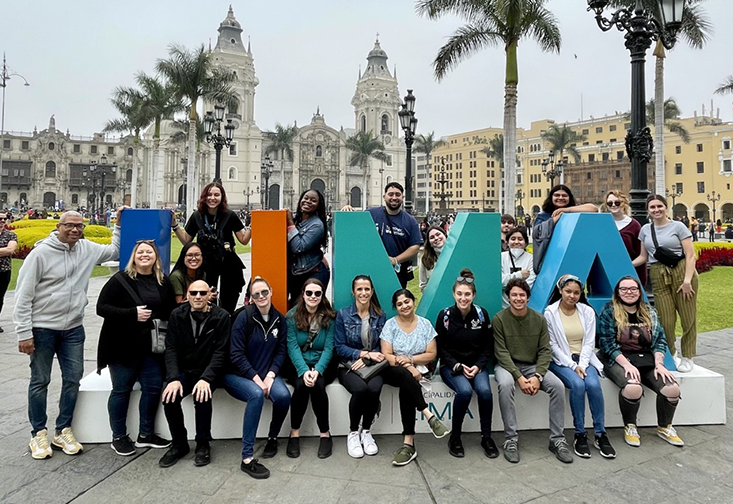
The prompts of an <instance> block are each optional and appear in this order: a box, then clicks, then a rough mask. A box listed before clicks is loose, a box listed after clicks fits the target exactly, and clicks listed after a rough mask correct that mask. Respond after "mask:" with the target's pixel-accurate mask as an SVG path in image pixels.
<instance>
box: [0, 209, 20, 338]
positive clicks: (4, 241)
mask: <svg viewBox="0 0 733 504" xmlns="http://www.w3.org/2000/svg"><path fill="white" fill-rule="evenodd" d="M12 217H13V214H11V213H10V212H5V213H2V212H0V311H2V309H3V302H4V300H5V293H6V292H7V290H8V285H10V276H11V274H12V272H11V270H12V261H11V257H12V256H13V254H14V253H15V249H16V247H17V246H18V236H17V235H16V234H15V233H13V232H12V231H10V230H9V229H7V228H6V227H5V225H6V224H7V223H8V220H9V219H11V220H12ZM1 332H3V328H2V327H0V333H1Z"/></svg>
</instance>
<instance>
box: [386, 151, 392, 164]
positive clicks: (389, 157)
mask: <svg viewBox="0 0 733 504" xmlns="http://www.w3.org/2000/svg"><path fill="white" fill-rule="evenodd" d="M387 166H392V154H387Z"/></svg>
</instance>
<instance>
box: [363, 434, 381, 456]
mask: <svg viewBox="0 0 733 504" xmlns="http://www.w3.org/2000/svg"><path fill="white" fill-rule="evenodd" d="M361 444H362V445H363V446H364V453H366V454H367V455H376V454H377V453H378V452H379V448H377V442H376V441H374V438H373V437H372V433H371V432H369V431H368V430H364V431H361Z"/></svg>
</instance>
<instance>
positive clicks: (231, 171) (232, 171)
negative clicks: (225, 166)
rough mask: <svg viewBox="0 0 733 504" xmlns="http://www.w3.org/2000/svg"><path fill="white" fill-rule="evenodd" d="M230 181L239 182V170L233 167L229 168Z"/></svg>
mask: <svg viewBox="0 0 733 504" xmlns="http://www.w3.org/2000/svg"><path fill="white" fill-rule="evenodd" d="M227 179H228V180H237V169H236V168H235V167H233V166H230V167H229V174H228V176H227Z"/></svg>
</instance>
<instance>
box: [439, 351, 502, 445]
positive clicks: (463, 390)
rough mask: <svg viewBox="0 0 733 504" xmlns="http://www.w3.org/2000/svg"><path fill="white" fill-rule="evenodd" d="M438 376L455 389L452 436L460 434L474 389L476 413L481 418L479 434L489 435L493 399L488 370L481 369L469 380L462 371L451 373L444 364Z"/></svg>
mask: <svg viewBox="0 0 733 504" xmlns="http://www.w3.org/2000/svg"><path fill="white" fill-rule="evenodd" d="M440 376H441V377H442V378H443V383H445V384H446V385H448V387H450V388H451V390H453V391H455V393H456V396H455V399H453V428H452V429H451V430H452V432H451V435H452V436H456V437H457V436H460V435H461V432H462V428H463V419H464V418H465V416H466V412H467V411H468V405H469V404H470V403H471V396H472V395H473V391H474V390H475V391H476V397H477V398H478V413H479V418H480V420H481V436H482V437H486V436H491V415H492V414H493V413H494V399H493V397H492V395H491V383H490V381H489V372H488V371H487V370H486V369H482V370H481V371H480V372H479V373H478V374H477V375H476V376H475V377H474V378H473V380H469V379H468V378H466V377H465V376H463V373H461V374H459V375H455V376H454V375H453V373H452V372H451V370H450V369H448V368H447V367H445V366H442V367H441V368H440Z"/></svg>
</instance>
